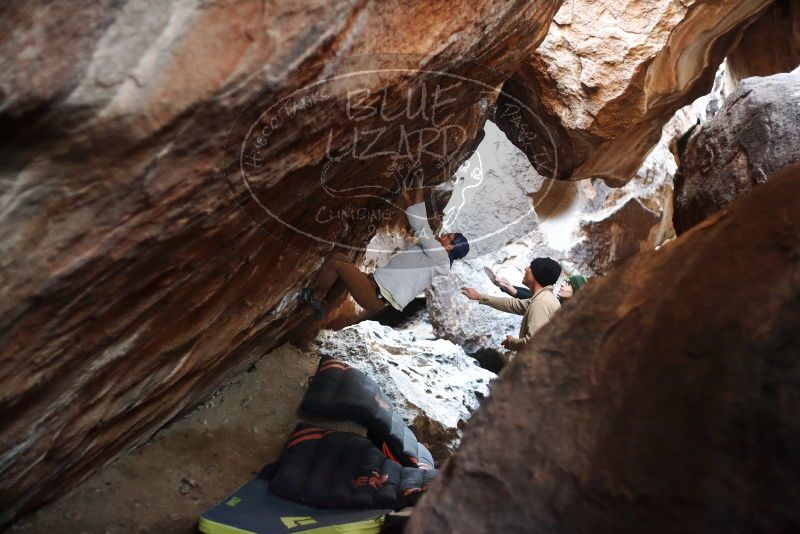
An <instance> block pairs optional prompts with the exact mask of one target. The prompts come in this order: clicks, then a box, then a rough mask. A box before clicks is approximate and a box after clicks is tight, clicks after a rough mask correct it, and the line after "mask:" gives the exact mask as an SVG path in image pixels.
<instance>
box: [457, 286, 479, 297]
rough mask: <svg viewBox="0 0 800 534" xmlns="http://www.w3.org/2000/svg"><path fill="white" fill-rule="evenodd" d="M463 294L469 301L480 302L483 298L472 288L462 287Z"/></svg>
mask: <svg viewBox="0 0 800 534" xmlns="http://www.w3.org/2000/svg"><path fill="white" fill-rule="evenodd" d="M461 292H462V293H463V294H464V296H466V297H467V298H468V299H469V300H478V299H480V298H481V294H480V293H478V292H477V291H476V290H475V289H473V288H471V287H462V288H461Z"/></svg>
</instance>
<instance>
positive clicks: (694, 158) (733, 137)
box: [674, 68, 800, 232]
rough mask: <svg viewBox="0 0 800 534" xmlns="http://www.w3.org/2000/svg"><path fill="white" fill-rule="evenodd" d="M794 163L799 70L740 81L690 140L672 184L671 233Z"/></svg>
mask: <svg viewBox="0 0 800 534" xmlns="http://www.w3.org/2000/svg"><path fill="white" fill-rule="evenodd" d="M798 161H800V68H798V69H795V70H794V71H793V72H791V73H788V74H776V75H774V76H768V77H765V78H759V77H755V78H748V79H746V80H744V81H742V82H741V83H740V84H739V88H738V89H737V90H736V91H735V92H734V93H733V94H732V95H730V97H728V101H727V103H726V104H725V106H723V108H722V109H721V110H720V112H719V113H718V114H717V115H716V116H715V117H714V118H712V119H710V120H709V121H708V122H706V123H704V124H702V126H701V128H700V129H699V131H695V132H694V133H693V135H692V137H691V139H690V140H689V143H688V145H687V148H686V152H685V154H684V156H683V159H682V162H681V167H680V169H679V172H678V175H677V177H676V180H675V202H674V204H675V212H674V223H675V229H676V230H677V231H678V232H685V231H686V230H688V229H689V228H691V227H692V226H694V225H695V224H697V223H699V222H700V221H702V220H703V219H705V218H706V217H708V216H709V215H711V214H712V213H715V212H716V211H718V210H720V209H722V208H723V207H724V206H726V205H727V204H728V203H729V202H731V201H732V200H733V199H734V198H736V197H738V196H739V195H742V194H744V193H746V192H747V191H750V190H751V189H752V188H753V187H756V186H758V185H759V184H762V183H764V182H765V181H766V180H767V177H768V176H770V175H771V174H773V173H774V172H776V171H778V170H780V169H782V168H783V167H786V166H789V165H792V164H793V163H797V162H798Z"/></svg>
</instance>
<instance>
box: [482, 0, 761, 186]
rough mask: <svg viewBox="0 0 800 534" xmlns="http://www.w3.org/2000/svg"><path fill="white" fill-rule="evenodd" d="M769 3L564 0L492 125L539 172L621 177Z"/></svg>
mask: <svg viewBox="0 0 800 534" xmlns="http://www.w3.org/2000/svg"><path fill="white" fill-rule="evenodd" d="M769 4H770V0H745V1H742V0H723V1H719V0H698V1H694V2H680V1H677V0H655V1H654V0H626V1H623V2H620V1H619V0H574V1H570V2H565V3H564V4H563V5H562V7H561V9H560V10H559V12H558V13H557V14H556V17H555V19H554V21H553V22H554V23H553V24H552V26H551V27H550V31H549V33H548V35H547V38H546V39H545V40H544V42H543V43H542V45H541V46H540V47H539V48H537V50H536V51H535V52H534V53H533V54H532V55H531V56H530V57H529V58H528V59H527V61H526V62H525V63H524V64H523V66H522V67H520V69H519V70H518V71H517V72H516V73H515V74H514V76H512V77H511V78H510V79H509V80H508V81H506V83H505V84H504V86H503V95H501V97H500V99H499V101H498V110H497V113H496V117H497V122H498V125H499V126H500V128H501V129H502V130H503V131H504V132H505V133H506V134H507V135H508V136H509V138H510V139H511V140H512V141H513V142H514V144H516V145H517V146H518V147H520V148H521V149H522V150H523V151H524V152H525V153H526V154H527V156H528V158H529V159H530V160H531V163H532V164H533V165H534V167H536V169H537V170H538V171H539V172H540V173H541V174H542V175H543V176H546V177H552V178H562V179H573V180H578V179H583V178H593V177H601V178H603V179H605V180H606V181H607V182H609V183H611V184H614V185H621V184H624V183H626V182H628V181H629V180H630V179H631V178H632V177H633V175H634V174H635V173H636V171H637V169H639V168H640V167H641V165H642V163H643V162H644V160H645V158H646V156H647V154H648V153H649V152H650V150H651V149H652V148H653V147H654V146H655V145H656V143H657V142H658V140H659V137H660V135H661V129H662V127H663V126H664V125H665V124H666V123H667V121H669V120H670V118H671V117H672V116H673V114H674V113H675V112H676V111H677V110H678V109H680V108H681V107H683V106H685V105H687V104H689V103H691V102H692V101H693V100H695V99H696V98H698V97H700V96H702V95H703V94H706V93H708V92H709V90H710V89H711V87H712V84H713V80H714V74H715V72H716V70H717V67H718V66H719V65H720V63H721V62H722V61H723V60H724V59H725V57H726V56H727V55H728V53H729V52H730V51H731V50H733V49H734V47H735V45H736V43H737V41H738V39H739V37H740V35H741V32H742V29H743V28H744V27H745V26H747V24H749V23H751V22H752V21H753V20H755V19H756V18H757V17H758V16H759V15H760V13H761V12H762V11H763V10H764V9H765V8H766V7H767V6H768V5H769ZM554 146H555V147H556V148H557V150H555V151H554V150H553V148H552V147H554Z"/></svg>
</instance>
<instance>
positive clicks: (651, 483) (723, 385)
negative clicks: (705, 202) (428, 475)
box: [406, 165, 800, 534]
mask: <svg viewBox="0 0 800 534" xmlns="http://www.w3.org/2000/svg"><path fill="white" fill-rule="evenodd" d="M798 195H800V165H795V166H794V167H791V168H788V169H784V170H783V171H781V172H780V173H779V175H776V176H775V177H774V178H772V179H771V180H770V181H769V182H767V183H766V184H764V185H763V186H760V187H758V188H756V189H754V190H753V191H751V192H750V193H748V194H747V195H745V196H743V197H742V198H740V199H738V200H736V201H735V202H734V203H732V204H731V205H730V206H728V208H727V209H725V210H724V211H723V212H721V213H719V214H718V215H717V216H715V217H713V218H711V219H709V220H707V221H706V222H705V223H703V224H701V225H699V226H698V227H696V228H695V229H693V230H692V231H690V232H689V233H687V234H686V235H684V236H681V237H680V238H678V239H677V240H676V241H674V242H673V243H671V244H669V245H667V246H665V247H662V248H661V249H660V250H658V251H653V252H649V253H645V254H640V255H639V256H637V257H636V258H634V259H633V260H631V261H629V262H628V263H627V264H626V265H625V266H624V267H622V268H620V269H618V270H616V271H614V272H612V273H610V274H609V275H607V276H605V277H603V278H601V279H597V280H593V281H590V282H589V284H587V285H586V287H585V288H583V289H582V290H581V292H580V293H578V295H577V296H576V297H575V299H574V300H573V301H572V302H570V303H569V304H567V305H566V306H564V307H563V308H562V309H561V310H560V311H559V312H558V314H557V315H556V316H555V318H554V319H553V320H552V321H551V322H550V323H549V324H548V325H547V326H546V327H545V329H544V330H542V331H541V333H540V334H539V335H537V336H536V338H535V339H534V344H533V346H532V349H531V350H530V351H529V352H526V353H522V354H520V355H518V357H517V358H516V359H515V360H514V361H513V362H512V363H511V364H510V366H509V367H507V368H506V369H505V370H504V371H503V373H502V374H501V375H500V377H499V379H498V380H497V381H496V382H495V383H494V385H493V388H492V395H491V397H490V398H489V399H488V401H487V403H486V404H484V406H483V407H482V408H481V409H480V410H479V411H478V413H477V414H476V415H475V416H474V417H473V419H472V421H471V422H470V425H469V426H468V427H467V430H466V432H465V436H464V439H463V441H462V445H461V448H460V449H459V451H458V453H457V455H456V456H455V457H454V458H453V460H452V461H451V462H450V463H449V464H448V465H447V466H446V467H445V468H444V469H443V470H442V473H441V475H440V477H439V480H438V481H437V482H436V483H435V484H434V486H433V487H432V488H431V490H430V492H429V493H428V495H426V497H425V499H423V500H422V501H421V502H420V504H419V506H418V508H417V510H416V512H415V513H414V515H413V516H412V518H411V523H410V525H409V527H408V528H407V530H406V532H408V533H409V534H418V533H421V532H472V533H483V532H487V533H488V532H531V531H536V532H554V533H555V532H632V533H633V532H641V531H642V528H643V525H646V530H647V531H648V532H721V531H725V532H789V531H796V530H797V529H798V528H800V417H798V414H800V358H799V357H798V355H799V354H800V337H798V335H797V332H798V331H800V263H799V262H798V257H800V234H798V232H797V229H798V227H800V210H798V209H797V197H798ZM753 273H760V274H761V276H753Z"/></svg>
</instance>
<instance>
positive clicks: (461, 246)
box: [448, 234, 469, 265]
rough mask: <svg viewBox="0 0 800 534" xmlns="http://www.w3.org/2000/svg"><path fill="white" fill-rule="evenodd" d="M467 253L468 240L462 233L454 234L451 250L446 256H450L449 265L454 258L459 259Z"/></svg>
mask: <svg viewBox="0 0 800 534" xmlns="http://www.w3.org/2000/svg"><path fill="white" fill-rule="evenodd" d="M467 254H469V241H467V238H466V237H464V236H463V235H462V234H455V238H453V250H451V251H450V252H448V256H450V265H452V264H453V262H454V261H455V260H460V259H461V258H463V257H464V256H466V255H467Z"/></svg>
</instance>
